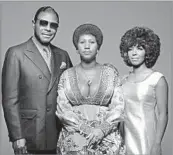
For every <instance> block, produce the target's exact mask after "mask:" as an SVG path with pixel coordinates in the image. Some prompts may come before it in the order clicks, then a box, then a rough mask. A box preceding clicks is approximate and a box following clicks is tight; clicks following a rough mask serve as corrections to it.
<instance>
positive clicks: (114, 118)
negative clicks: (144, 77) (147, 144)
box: [56, 24, 124, 155]
mask: <svg viewBox="0 0 173 155" xmlns="http://www.w3.org/2000/svg"><path fill="white" fill-rule="evenodd" d="M102 42H103V35H102V32H101V30H100V29H99V28H98V27H97V26H96V25H93V24H83V25H80V26H79V27H77V28H76V30H75V31H74V34H73V43H74V46H75V48H76V50H77V52H78V54H79V56H80V59H81V62H80V63H79V64H77V65H76V66H74V67H72V68H70V69H67V70H66V71H64V72H63V74H62V76H61V78H60V82H59V87H58V97H57V111H56V115H57V116H58V118H59V119H60V120H61V122H62V125H63V129H62V132H61V133H60V138H59V142H58V151H59V152H58V154H61V155H68V154H69V155H120V154H123V153H124V147H123V146H122V137H121V135H120V132H119V128H118V124H119V122H120V121H122V120H123V110H124V100H123V96H122V92H121V88H120V82H119V81H120V80H119V76H118V71H117V69H116V68H115V67H114V66H113V65H111V64H105V65H102V64H100V63H98V62H97V61H96V55H97V52H98V50H100V47H101V45H102Z"/></svg>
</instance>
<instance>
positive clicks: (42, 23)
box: [37, 19, 58, 29]
mask: <svg viewBox="0 0 173 155" xmlns="http://www.w3.org/2000/svg"><path fill="white" fill-rule="evenodd" d="M37 20H39V24H40V26H43V27H46V26H47V25H48V24H50V28H52V29H57V28H58V23H53V22H49V21H47V20H43V19H37Z"/></svg>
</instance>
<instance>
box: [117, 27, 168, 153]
mask: <svg viewBox="0 0 173 155" xmlns="http://www.w3.org/2000/svg"><path fill="white" fill-rule="evenodd" d="M120 51H121V56H122V57H123V59H124V61H125V63H126V64H127V65H128V66H130V67H132V69H133V70H132V72H130V73H129V74H128V75H127V76H125V78H124V79H123V82H122V83H123V86H122V88H123V94H124V100H125V126H124V129H125V145H126V151H127V155H139V154H140V155H161V142H162V138H163V136H164V133H165V129H166V125H167V121H168V84H167V81H166V79H165V77H164V76H163V74H161V73H160V72H158V71H155V70H153V69H152V67H153V66H154V64H155V63H156V60H157V58H158V56H159V55H160V39H159V37H158V36H157V35H156V34H155V33H154V32H153V31H152V30H151V29H149V28H146V27H134V28H132V29H130V30H128V31H127V32H126V33H125V34H124V35H123V36H122V38H121V44H120Z"/></svg>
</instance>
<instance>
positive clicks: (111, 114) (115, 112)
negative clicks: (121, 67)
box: [100, 83, 124, 135]
mask: <svg viewBox="0 0 173 155" xmlns="http://www.w3.org/2000/svg"><path fill="white" fill-rule="evenodd" d="M123 119H124V97H123V92H122V88H121V86H120V85H119V83H118V85H116V86H115V88H114V92H113V95H112V98H111V103H110V104H109V106H108V110H107V111H106V115H105V118H104V121H103V123H102V124H101V126H100V128H101V129H102V131H103V132H104V134H105V135H107V134H109V133H110V132H111V131H112V130H113V129H115V128H117V125H118V123H119V122H120V121H123Z"/></svg>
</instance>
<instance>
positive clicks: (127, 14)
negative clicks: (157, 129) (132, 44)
mask: <svg viewBox="0 0 173 155" xmlns="http://www.w3.org/2000/svg"><path fill="white" fill-rule="evenodd" d="M44 5H50V6H52V7H53V8H54V9H55V10H56V11H57V12H58V13H59V16H60V27H59V29H58V31H57V35H56V37H55V39H54V40H53V42H52V43H53V44H55V45H56V46H59V47H60V48H62V49H65V50H66V51H68V53H69V55H70V57H71V60H72V62H73V64H74V65H75V64H77V63H79V56H78V55H77V53H76V50H75V48H74V46H73V44H72V35H73V32H74V30H75V28H76V27H77V26H79V25H80V24H84V23H92V24H95V25H97V26H99V27H100V28H101V30H102V32H103V36H104V40H103V45H102V47H101V49H100V51H99V54H98V57H97V59H98V61H99V62H100V63H108V62H109V63H112V64H113V65H114V66H116V67H117V69H118V70H119V73H120V75H124V74H126V73H128V71H129V69H130V68H129V67H127V66H126V65H125V64H124V62H123V60H122V58H121V56H120V51H119V44H120V38H121V36H122V35H123V34H124V33H125V32H126V31H127V30H128V29H130V28H132V27H134V26H147V27H149V28H151V29H153V30H154V31H155V32H156V33H157V34H158V35H159V37H160V39H161V54H160V57H159V59H158V61H157V63H156V65H155V66H154V69H156V70H158V71H160V72H161V73H163V74H164V75H165V77H166V79H167V81H168V84H169V122H168V126H167V129H166V133H165V136H164V139H163V143H162V148H163V155H171V154H172V146H173V145H172V130H173V124H172V119H171V115H172V111H173V108H172V106H171V104H172V103H171V94H172V93H171V91H172V83H171V64H172V62H171V59H173V56H172V49H173V45H172V43H173V37H172V35H173V33H172V27H173V23H172V22H173V18H172V17H173V12H172V8H173V4H172V2H141V1H140V2H117V1H112V2H104V1H100V2H98V1H95V2H92V1H86V2H80V1H76V2H72V1H71V2H70V1H69V2H67V1H66V2H60V1H57V2H0V18H1V20H0V35H1V39H0V49H1V53H0V72H1V71H2V65H3V61H4V56H5V52H6V51H7V49H8V48H9V47H10V46H13V45H16V44H19V43H21V42H24V41H26V40H28V39H29V38H30V37H31V35H32V34H33V28H32V19H33V17H34V15H35V12H36V10H37V9H38V8H40V7H41V6H44ZM0 80H1V77H0ZM0 101H1V93H0ZM0 154H2V155H5V154H7V155H12V154H13V150H12V147H11V143H9V139H8V133H7V128H6V124H5V122H4V116H3V111H2V107H1V105H0Z"/></svg>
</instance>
